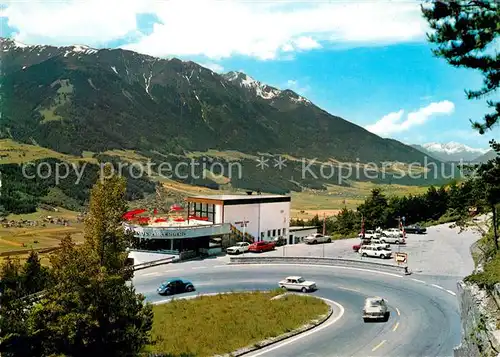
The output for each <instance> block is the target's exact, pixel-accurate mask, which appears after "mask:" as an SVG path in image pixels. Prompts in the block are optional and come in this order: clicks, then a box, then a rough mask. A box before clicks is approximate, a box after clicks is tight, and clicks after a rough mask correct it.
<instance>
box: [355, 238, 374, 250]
mask: <svg viewBox="0 0 500 357" xmlns="http://www.w3.org/2000/svg"><path fill="white" fill-rule="evenodd" d="M370 243H371V239H366V238H365V239H361V242H360V243H358V244H354V245H353V246H352V250H354V251H355V252H358V251H359V249H360V248H361V247H362V246H363V245H370Z"/></svg>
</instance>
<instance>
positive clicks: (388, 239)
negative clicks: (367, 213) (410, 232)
mask: <svg viewBox="0 0 500 357" xmlns="http://www.w3.org/2000/svg"><path fill="white" fill-rule="evenodd" d="M379 242H380V243H382V244H385V243H389V244H406V240H405V239H404V238H403V237H399V236H385V237H380V240H379Z"/></svg>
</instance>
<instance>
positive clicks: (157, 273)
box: [140, 271, 160, 277]
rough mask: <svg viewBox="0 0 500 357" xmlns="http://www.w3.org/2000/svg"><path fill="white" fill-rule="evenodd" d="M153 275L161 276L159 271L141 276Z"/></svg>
mask: <svg viewBox="0 0 500 357" xmlns="http://www.w3.org/2000/svg"><path fill="white" fill-rule="evenodd" d="M153 275H160V272H159V271H155V272H154V273H147V274H141V275H140V276H141V277H142V276H153Z"/></svg>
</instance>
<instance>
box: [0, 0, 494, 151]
mask: <svg viewBox="0 0 500 357" xmlns="http://www.w3.org/2000/svg"><path fill="white" fill-rule="evenodd" d="M111 13H112V14H113V16H109V15H110V14H111ZM2 16H3V20H4V21H3V25H4V26H3V31H2V33H3V36H7V37H12V38H15V39H16V40H18V41H20V42H23V43H26V44H53V45H71V44H87V45H89V46H92V47H97V48H101V47H123V48H127V49H131V50H135V51H138V52H142V53H147V54H150V55H154V56H159V57H178V58H181V59H184V60H193V61H196V62H198V63H200V64H202V65H205V66H207V67H210V68H212V69H214V70H215V71H217V72H227V71H231V70H236V71H239V70H242V71H244V72H245V73H247V74H248V75H250V76H251V77H253V78H254V79H257V80H259V81H261V82H264V83H267V84H270V85H273V86H276V87H279V88H291V89H293V90H295V91H297V92H298V93H299V94H301V95H303V96H305V97H307V98H308V99H310V100H311V101H313V102H314V103H315V104H317V105H318V106H320V107H321V108H323V109H325V110H327V111H328V112H330V113H332V114H334V115H338V116H341V117H343V118H344V119H347V120H349V121H352V122H354V123H356V124H358V125H360V126H363V127H365V128H367V129H368V130H370V131H373V132H375V133H377V134H378V135H381V136H383V137H392V138H395V139H398V140H401V141H403V142H405V143H428V142H442V143H445V142H450V141H456V142H460V143H463V144H466V145H468V146H471V147H474V148H485V149H486V148H488V141H489V140H490V139H492V138H495V137H496V138H499V137H500V129H499V128H498V127H497V128H496V129H495V130H494V131H492V132H488V133H487V134H485V135H483V136H480V135H478V134H477V133H475V132H474V131H473V130H472V129H471V127H470V123H469V118H471V119H480V118H482V116H483V115H484V113H485V112H486V111H487V107H486V101H485V100H484V101H483V100H475V101H469V100H467V99H466V97H465V93H464V90H465V89H477V88H479V87H480V86H481V84H482V78H481V76H480V75H479V74H478V73H475V72H474V71H472V70H465V69H457V68H453V67H451V66H449V65H448V64H447V63H446V62H445V61H444V60H442V59H439V58H435V57H433V55H432V53H431V48H432V47H431V45H430V44H428V43H427V42H426V40H425V33H426V31H428V28H427V25H426V23H425V21H424V20H423V19H422V17H421V16H420V10H419V4H418V1H415V2H409V1H393V2H388V1H375V0H374V1H359V2H356V1H352V2H350V3H349V2H346V1H332V2H330V3H326V2H308V3H306V2H304V3H297V2H290V1H286V0H285V1H282V2H280V3H278V2H274V3H273V2H261V3H255V2H254V3H248V2H241V1H236V0H232V1H231V0H228V1H195V0H184V1H177V0H172V1H169V2H159V1H151V0H143V1H134V0H125V1H121V2H116V1H115V0H108V1H93V0H91V1H88V2H85V3H84V2H77V1H75V2H72V1H65V2H57V3H54V2H45V1H40V2H36V3H32V4H27V3H24V4H23V3H15V2H13V3H11V4H9V5H7V6H6V9H5V10H3V13H2ZM55 19H57V21H56V20H55ZM495 98H496V99H498V94H497V96H496V97H491V99H495Z"/></svg>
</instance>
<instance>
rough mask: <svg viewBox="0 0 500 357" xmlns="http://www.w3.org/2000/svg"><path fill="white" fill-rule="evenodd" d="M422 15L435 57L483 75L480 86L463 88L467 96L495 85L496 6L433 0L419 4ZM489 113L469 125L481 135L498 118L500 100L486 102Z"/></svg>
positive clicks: (498, 77)
mask: <svg viewBox="0 0 500 357" xmlns="http://www.w3.org/2000/svg"><path fill="white" fill-rule="evenodd" d="M422 13H423V16H424V18H425V19H426V20H427V21H428V22H429V25H430V27H431V28H432V29H433V30H434V32H433V33H431V34H428V40H429V41H430V42H431V43H434V44H436V45H437V48H436V49H434V50H433V52H434V54H435V55H436V56H438V57H442V58H444V59H446V61H447V62H448V63H449V64H451V65H452V66H455V67H464V68H471V69H476V70H478V71H480V72H481V74H482V75H483V77H484V78H483V81H484V85H483V88H481V89H479V90H476V91H467V92H466V93H467V97H468V98H469V99H481V98H483V97H484V96H486V95H488V94H492V93H493V92H495V91H496V90H497V89H498V87H499V81H500V57H499V54H498V51H497V50H496V48H495V47H494V46H497V41H498V37H499V35H500V5H499V3H498V2H496V1H490V0H483V1H481V0H458V1H435V2H433V3H432V5H430V6H428V5H427V4H425V5H422ZM488 106H489V107H490V108H492V109H493V112H492V113H489V114H487V115H485V117H484V120H483V122H482V123H481V122H474V123H473V126H474V128H476V129H477V130H479V132H480V133H481V134H483V133H484V132H485V131H486V130H488V129H491V128H492V127H493V126H494V125H495V124H497V122H498V121H499V115H500V102H499V101H496V102H494V101H488Z"/></svg>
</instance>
